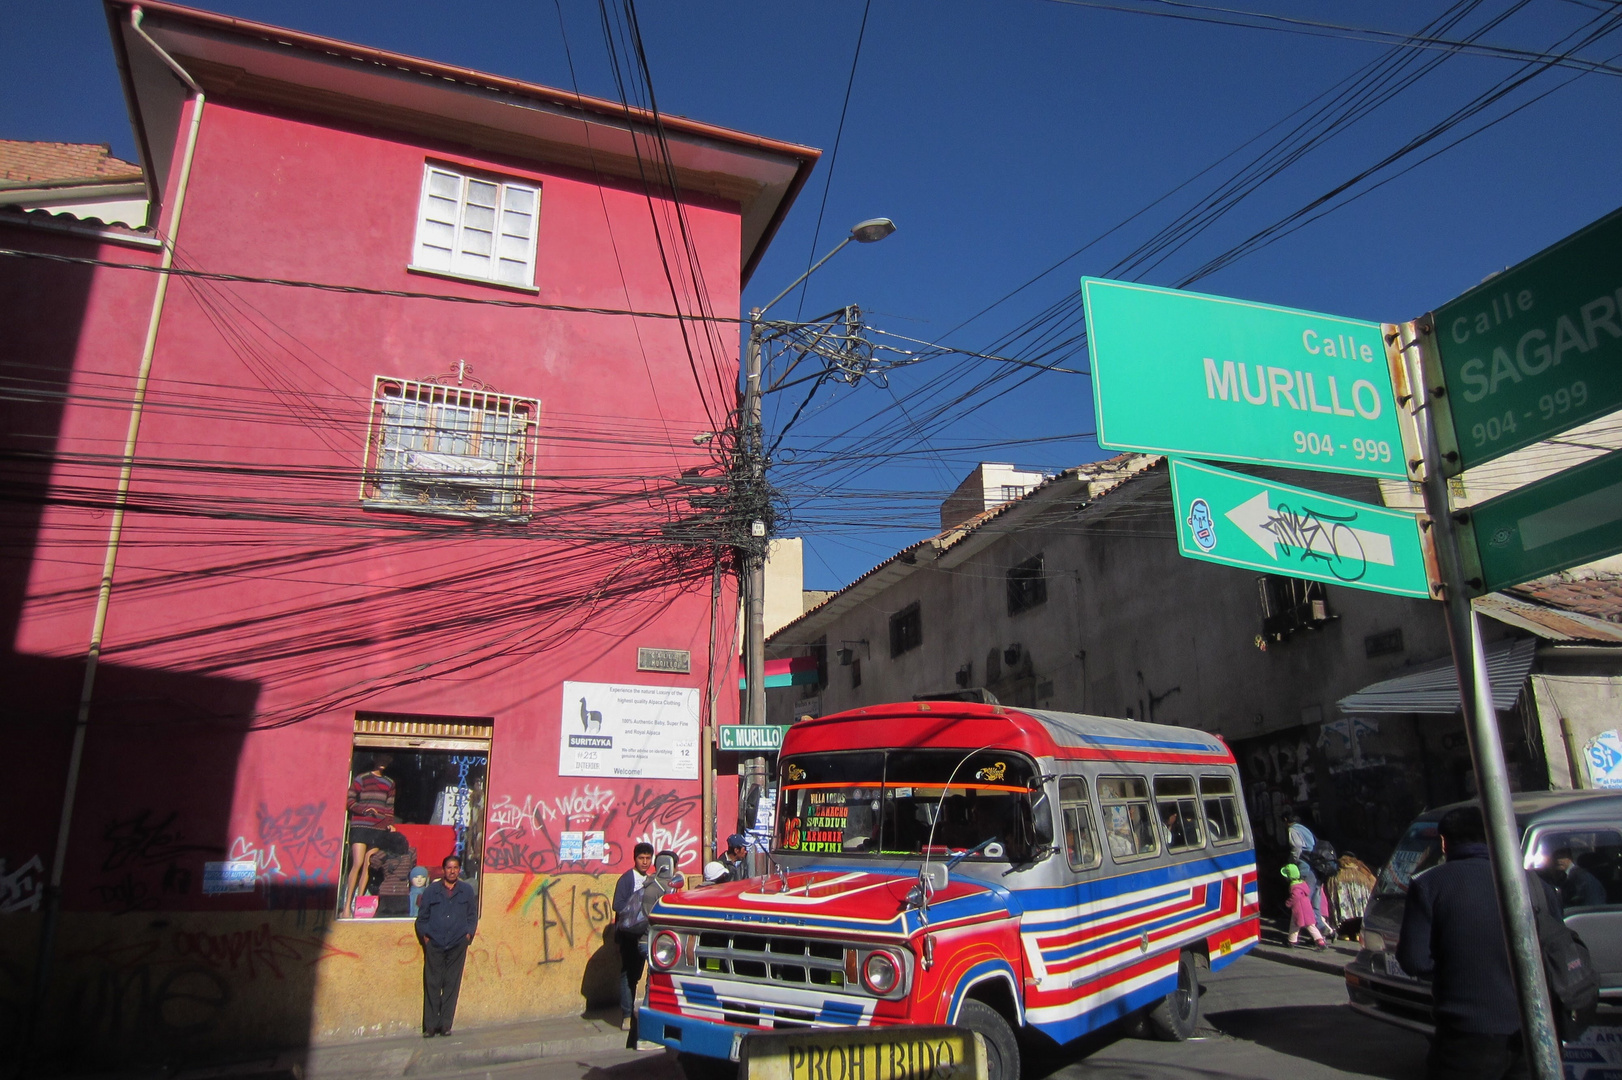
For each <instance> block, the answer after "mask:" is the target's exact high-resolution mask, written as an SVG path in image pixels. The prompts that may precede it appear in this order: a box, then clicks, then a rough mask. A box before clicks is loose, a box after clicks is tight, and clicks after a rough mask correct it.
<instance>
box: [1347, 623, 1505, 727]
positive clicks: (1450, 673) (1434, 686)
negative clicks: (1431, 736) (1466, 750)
mask: <svg viewBox="0 0 1622 1080" xmlns="http://www.w3.org/2000/svg"><path fill="white" fill-rule="evenodd" d="M1536 653H1537V639H1535V638H1522V639H1520V640H1517V641H1500V642H1497V643H1495V644H1492V645H1489V646H1487V676H1488V678H1489V679H1491V681H1492V703H1493V708H1495V709H1498V710H1499V711H1503V710H1505V709H1509V708H1513V707H1514V705H1515V699H1516V698H1517V697H1519V696H1520V693H1521V684H1522V683H1524V682H1526V676H1527V674H1528V673H1530V672H1531V670H1532V659H1533V657H1534V656H1535V655H1536ZM1336 704H1337V705H1339V706H1340V711H1341V712H1343V713H1348V714H1361V715H1367V714H1371V713H1417V714H1420V715H1425V716H1449V715H1452V714H1453V713H1456V712H1458V711H1459V708H1460V701H1459V680H1458V675H1457V674H1456V673H1455V671H1454V670H1453V661H1452V660H1443V661H1439V662H1437V663H1435V664H1427V665H1425V666H1424V667H1422V668H1420V669H1419V670H1418V671H1415V672H1412V673H1411V674H1408V675H1401V676H1398V677H1397V678H1395V679H1386V680H1385V681H1384V682H1377V683H1371V684H1370V685H1368V686H1365V687H1364V688H1363V689H1361V690H1359V691H1358V692H1357V693H1355V694H1348V695H1347V696H1346V697H1343V698H1341V699H1340V701H1338V702H1336Z"/></svg>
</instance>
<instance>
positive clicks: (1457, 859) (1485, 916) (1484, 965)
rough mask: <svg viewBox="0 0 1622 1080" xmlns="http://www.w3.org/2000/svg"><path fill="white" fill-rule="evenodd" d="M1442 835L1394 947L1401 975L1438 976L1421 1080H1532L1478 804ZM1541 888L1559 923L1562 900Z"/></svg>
mask: <svg viewBox="0 0 1622 1080" xmlns="http://www.w3.org/2000/svg"><path fill="white" fill-rule="evenodd" d="M1439 831H1440V833H1441V835H1442V856H1443V858H1444V859H1445V860H1446V861H1445V862H1443V863H1441V864H1440V865H1439V866H1434V867H1432V868H1431V869H1429V870H1426V871H1425V872H1424V873H1422V874H1419V875H1418V876H1417V877H1415V878H1414V879H1413V881H1412V882H1410V883H1409V885H1408V900H1407V905H1406V907H1405V908H1404V909H1403V915H1402V932H1401V937H1400V938H1399V940H1398V942H1397V962H1398V963H1400V964H1401V965H1402V969H1403V970H1404V971H1406V972H1408V974H1410V975H1429V976H1431V978H1432V988H1433V993H1434V998H1435V1014H1436V1034H1435V1035H1433V1036H1432V1037H1431V1049H1430V1054H1429V1056H1428V1057H1427V1058H1426V1060H1425V1065H1426V1068H1425V1075H1426V1077H1427V1080H1477V1078H1479V1080H1509V1078H1515V1080H1521V1078H1525V1077H1528V1076H1530V1073H1529V1071H1528V1068H1529V1066H1528V1062H1527V1059H1526V1054H1525V1051H1524V1049H1523V1048H1522V1045H1521V1010H1520V1005H1519V999H1518V998H1517V997H1516V994H1515V978H1514V975H1513V974H1512V973H1511V971H1510V966H1509V948H1508V946H1506V945H1505V943H1504V928H1503V922H1502V920H1501V919H1500V918H1499V916H1498V892H1497V890H1496V888H1494V885H1493V875H1492V864H1491V863H1490V862H1489V861H1488V858H1487V832H1486V828H1485V826H1484V824H1483V822H1482V820H1481V811H1480V810H1479V809H1478V808H1476V807H1474V806H1463V807H1460V808H1458V809H1457V810H1450V811H1449V812H1448V813H1447V815H1446V816H1445V817H1443V818H1442V823H1441V827H1440V829H1439ZM1538 880H1539V881H1540V884H1541V887H1542V888H1543V890H1544V894H1545V897H1546V898H1547V900H1548V901H1549V910H1550V911H1551V912H1553V913H1554V915H1555V917H1556V918H1559V917H1560V901H1559V899H1558V898H1557V897H1556V896H1555V895H1554V890H1552V889H1550V888H1549V887H1548V885H1547V884H1546V883H1542V882H1541V879H1538Z"/></svg>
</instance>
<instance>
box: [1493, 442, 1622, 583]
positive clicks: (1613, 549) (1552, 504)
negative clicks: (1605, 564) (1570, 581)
mask: <svg viewBox="0 0 1622 1080" xmlns="http://www.w3.org/2000/svg"><path fill="white" fill-rule="evenodd" d="M1469 531H1470V533H1471V534H1473V535H1474V538H1475V549H1476V553H1477V555H1478V556H1479V557H1480V561H1481V580H1482V584H1483V588H1484V590H1485V591H1487V592H1491V591H1492V590H1494V589H1503V588H1507V587H1508V586H1510V585H1519V584H1520V583H1521V582H1523V581H1531V580H1532V579H1533V578H1535V577H1542V576H1543V575H1544V574H1552V573H1554V572H1555V571H1557V570H1565V569H1567V568H1569V567H1572V566H1581V565H1582V564H1583V563H1587V562H1593V561H1594V560H1595V559H1603V558H1605V557H1606V556H1607V555H1615V554H1616V553H1618V552H1622V450H1613V451H1612V452H1611V453H1609V454H1606V455H1605V456H1603V457H1597V458H1595V459H1594V460H1592V461H1586V462H1584V463H1583V464H1581V465H1578V466H1576V467H1575V468H1571V469H1567V470H1566V471H1565V472H1562V473H1556V474H1555V475H1553V476H1550V477H1546V478H1544V479H1542V480H1539V481H1538V482H1537V483H1535V484H1528V485H1526V486H1525V487H1522V488H1516V489H1515V490H1514V491H1510V492H1506V493H1505V494H1503V495H1500V496H1498V497H1497V498H1495V499H1488V500H1487V501H1486V502H1484V503H1481V504H1480V505H1479V506H1476V507H1473V508H1472V509H1471V510H1470V525H1469Z"/></svg>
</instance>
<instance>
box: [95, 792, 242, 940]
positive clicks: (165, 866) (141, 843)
mask: <svg viewBox="0 0 1622 1080" xmlns="http://www.w3.org/2000/svg"><path fill="white" fill-rule="evenodd" d="M179 818H180V812H179V811H177V810H171V811H169V812H168V813H167V814H165V813H161V812H159V811H156V810H152V809H150V808H148V809H142V810H137V811H135V812H133V813H131V814H127V815H124V816H120V817H114V818H112V819H110V820H109V821H108V822H107V824H106V825H105V826H104V827H103V829H102V833H101V842H102V849H101V856H102V858H101V867H100V873H101V877H100V879H99V880H98V881H96V882H95V883H93V884H92V885H91V891H92V892H93V894H94V895H95V897H96V900H97V902H98V903H100V904H101V906H102V907H104V908H107V909H108V910H110V911H112V912H113V913H114V914H117V915H127V914H129V913H131V912H135V911H153V910H155V909H157V907H158V906H159V905H160V903H161V902H162V901H163V899H164V898H165V897H171V896H185V895H187V894H188V893H190V892H191V891H192V872H193V868H194V867H195V866H196V864H197V863H198V862H200V861H201V860H202V859H204V858H207V857H208V856H211V855H212V856H215V857H218V854H219V852H220V848H218V847H216V846H214V845H212V844H199V843H194V842H192V841H190V840H188V839H187V837H186V834H185V832H184V830H183V829H182V828H181V827H180V825H179V823H178V822H179Z"/></svg>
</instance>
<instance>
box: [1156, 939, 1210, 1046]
mask: <svg viewBox="0 0 1622 1080" xmlns="http://www.w3.org/2000/svg"><path fill="white" fill-rule="evenodd" d="M1199 1026H1200V963H1199V958H1198V957H1197V956H1195V955H1194V954H1193V953H1191V952H1184V953H1182V954H1181V955H1179V956H1178V957H1177V989H1175V990H1173V991H1172V992H1171V993H1169V994H1167V995H1166V996H1165V997H1163V998H1161V999H1160V1001H1159V1002H1158V1003H1156V1004H1155V1006H1154V1008H1152V1009H1150V1010H1149V1030H1151V1031H1153V1032H1154V1035H1155V1038H1157V1039H1162V1040H1164V1041H1166V1042H1183V1041H1184V1040H1186V1039H1191V1038H1193V1036H1194V1032H1195V1030H1196V1029H1198V1028H1199Z"/></svg>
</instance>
